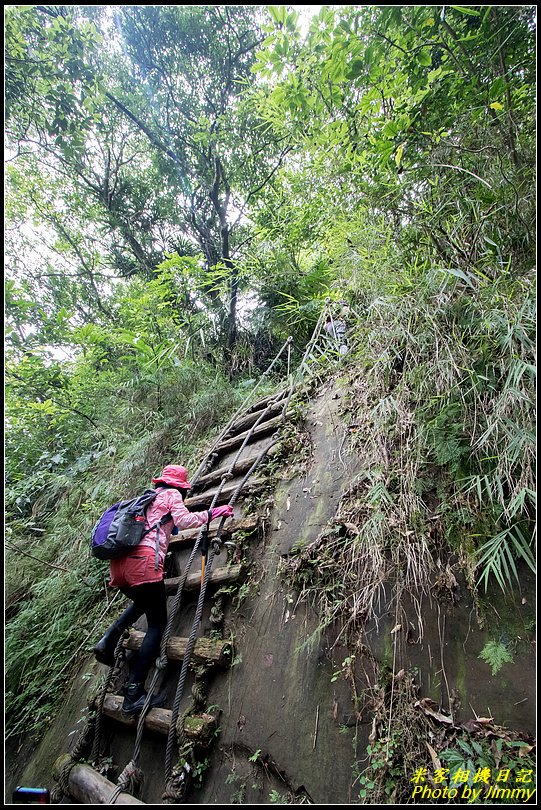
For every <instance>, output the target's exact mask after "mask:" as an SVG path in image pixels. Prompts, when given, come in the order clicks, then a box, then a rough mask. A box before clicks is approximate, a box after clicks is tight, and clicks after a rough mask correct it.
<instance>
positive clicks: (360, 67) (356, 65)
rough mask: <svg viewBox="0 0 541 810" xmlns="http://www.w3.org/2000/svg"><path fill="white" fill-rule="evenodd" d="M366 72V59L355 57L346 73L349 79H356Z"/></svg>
mask: <svg viewBox="0 0 541 810" xmlns="http://www.w3.org/2000/svg"><path fill="white" fill-rule="evenodd" d="M363 73H364V59H355V60H354V61H353V62H352V63H351V64H350V65H349V66H348V70H347V73H346V76H347V78H348V79H356V78H358V77H359V76H361V75H362V74H363Z"/></svg>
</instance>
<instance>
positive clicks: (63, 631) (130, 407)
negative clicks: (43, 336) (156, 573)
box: [5, 362, 245, 736]
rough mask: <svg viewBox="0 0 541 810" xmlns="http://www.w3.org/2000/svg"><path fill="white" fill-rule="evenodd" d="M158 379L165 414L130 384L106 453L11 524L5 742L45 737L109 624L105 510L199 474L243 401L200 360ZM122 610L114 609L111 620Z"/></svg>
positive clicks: (112, 413)
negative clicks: (177, 477)
mask: <svg viewBox="0 0 541 810" xmlns="http://www.w3.org/2000/svg"><path fill="white" fill-rule="evenodd" d="M159 382H160V388H161V402H160V409H158V408H157V405H156V398H155V389H153V388H152V386H149V387H148V389H147V390H146V395H145V393H144V386H143V387H142V388H141V387H139V386H138V385H136V384H130V383H129V381H128V382H125V383H124V384H123V391H122V394H123V396H122V397H111V398H109V399H108V400H107V403H104V407H107V408H108V409H109V412H108V423H109V424H111V425H112V426H113V427H114V435H113V433H112V432H111V435H109V437H108V442H107V444H108V451H107V452H103V453H96V458H95V459H94V461H93V462H91V463H89V464H85V465H83V467H84V469H82V470H79V471H77V469H75V465H71V467H69V468H66V469H63V470H61V471H60V472H58V473H57V474H56V475H55V474H52V473H51V474H50V475H48V476H47V478H46V480H44V483H43V486H41V488H40V490H39V492H37V493H35V496H34V502H33V507H32V512H31V515H27V516H26V517H21V518H20V519H14V518H13V519H12V520H11V521H10V523H9V525H8V544H9V546H8V549H7V555H6V604H7V606H8V612H7V623H6V627H5V635H6V645H5V661H6V677H5V687H6V699H5V711H6V734H7V736H11V735H14V734H20V733H23V732H30V733H41V732H42V731H43V727H44V724H46V723H47V722H48V721H49V719H51V717H53V716H54V712H55V710H56V709H57V707H58V705H59V702H60V701H61V699H62V695H63V693H64V690H65V685H66V683H68V682H69V680H70V676H71V675H72V674H73V673H74V672H75V670H76V668H77V667H79V666H80V664H81V663H82V661H83V660H84V658H85V657H86V656H88V654H89V652H90V650H91V648H92V646H93V644H94V643H95V641H96V639H97V638H99V636H100V635H101V632H102V630H103V629H104V628H105V627H106V626H107V624H108V623H109V621H110V615H107V605H108V602H109V600H110V596H108V595H106V587H105V583H106V580H107V575H108V566H107V564H106V563H102V562H100V561H98V560H95V559H94V558H92V557H91V556H90V552H89V539H90V533H91V530H92V527H93V525H94V523H95V521H96V520H97V518H98V517H99V515H100V514H101V512H102V511H103V510H104V509H105V508H106V507H107V506H109V505H110V504H111V503H114V502H115V501H116V500H119V499H120V498H125V497H129V496H130V494H131V495H135V494H136V493H137V492H138V491H139V490H140V489H143V488H145V487H147V486H149V484H150V479H151V478H152V477H153V476H154V475H156V474H157V473H158V472H159V471H160V469H161V468H162V467H163V466H164V465H165V464H168V463H172V462H182V463H183V464H185V465H187V466H188V467H189V468H192V469H193V468H194V467H195V466H196V464H198V463H199V461H200V458H201V456H202V455H203V454H204V452H205V449H206V448H207V447H208V446H209V445H210V443H211V440H212V438H213V436H214V435H215V434H216V432H218V431H219V429H220V428H221V427H222V426H223V425H224V423H225V421H227V418H228V415H230V414H231V413H232V412H233V411H234V410H236V408H237V407H238V405H239V404H240V402H241V401H242V400H243V399H244V397H245V391H244V390H243V389H242V387H235V386H234V385H233V384H231V383H230V382H228V381H227V379H226V378H225V377H224V376H223V375H221V374H220V373H219V371H217V369H215V368H212V367H211V366H208V365H205V364H203V363H199V364H197V365H196V364H191V363H189V362H187V363H186V364H185V365H184V366H183V367H175V368H170V369H169V371H168V373H163V374H162V375H161V378H160V381H159ZM145 397H146V398H145ZM141 415H144V418H142V416H141ZM38 529H39V530H38ZM22 552H25V554H31V555H32V556H31V557H28V556H25V554H23V553H22ZM117 601H118V600H117ZM118 610H119V604H117V603H116V602H115V604H113V605H112V606H111V608H110V610H109V614H110V613H111V612H112V613H115V612H116V611H118Z"/></svg>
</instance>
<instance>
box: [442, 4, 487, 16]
mask: <svg viewBox="0 0 541 810" xmlns="http://www.w3.org/2000/svg"><path fill="white" fill-rule="evenodd" d="M449 8H452V9H454V10H455V11H460V12H461V14H469V15H470V17H480V16H481V13H480V12H479V11H475V9H473V8H469V7H468V6H449Z"/></svg>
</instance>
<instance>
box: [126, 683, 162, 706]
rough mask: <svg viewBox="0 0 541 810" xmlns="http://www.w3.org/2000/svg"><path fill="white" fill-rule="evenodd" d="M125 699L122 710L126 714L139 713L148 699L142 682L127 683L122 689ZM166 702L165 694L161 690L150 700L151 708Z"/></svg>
mask: <svg viewBox="0 0 541 810" xmlns="http://www.w3.org/2000/svg"><path fill="white" fill-rule="evenodd" d="M122 694H123V695H124V701H123V702H122V711H123V712H124V714H138V713H139V712H140V711H141V710H142V708H143V706H144V705H145V701H146V699H147V693H146V692H145V689H144V687H143V684H142V683H127V684H126V686H125V687H124V689H123V690H122ZM163 702H164V695H163V694H162V693H161V692H160V693H159V694H158V695H154V696H153V697H152V699H151V701H150V708H151V709H153V708H155V707H156V706H161V705H162V704H163Z"/></svg>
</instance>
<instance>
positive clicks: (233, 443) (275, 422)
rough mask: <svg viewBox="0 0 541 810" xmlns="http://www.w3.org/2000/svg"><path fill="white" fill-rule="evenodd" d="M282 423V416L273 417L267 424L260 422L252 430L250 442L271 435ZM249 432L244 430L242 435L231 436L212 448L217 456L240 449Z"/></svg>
mask: <svg viewBox="0 0 541 810" xmlns="http://www.w3.org/2000/svg"><path fill="white" fill-rule="evenodd" d="M281 423H282V416H281V415H280V416H275V417H274V418H273V419H269V421H268V422H261V424H260V425H258V426H257V427H256V428H254V432H253V433H252V437H251V439H250V441H254V442H255V441H256V440H257V439H259V438H260V437H261V436H264V435H265V434H266V433H272V432H274V431H275V430H276V428H278V427H279V426H280V424H281ZM248 433H249V431H248V430H245V431H244V433H238V434H237V435H236V436H232V437H231V438H230V439H225V440H224V441H223V442H222V443H221V444H219V445H218V446H217V447H215V448H214V452H215V453H217V454H218V455H219V456H223V455H225V453H228V452H229V451H230V450H234V449H235V448H236V447H240V445H241V444H242V443H243V441H244V439H245V438H246V436H247V435H248ZM248 446H250V442H248Z"/></svg>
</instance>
